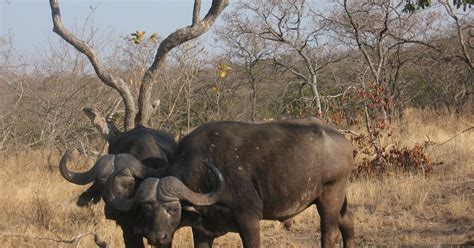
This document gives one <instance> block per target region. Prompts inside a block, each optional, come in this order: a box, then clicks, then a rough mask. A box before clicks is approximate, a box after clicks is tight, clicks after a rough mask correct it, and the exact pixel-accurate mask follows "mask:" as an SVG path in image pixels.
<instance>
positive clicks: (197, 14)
mask: <svg viewBox="0 0 474 248" xmlns="http://www.w3.org/2000/svg"><path fill="white" fill-rule="evenodd" d="M199 20H201V0H195V1H194V9H193V25H192V26H195V25H196V24H197V23H198V22H199Z"/></svg>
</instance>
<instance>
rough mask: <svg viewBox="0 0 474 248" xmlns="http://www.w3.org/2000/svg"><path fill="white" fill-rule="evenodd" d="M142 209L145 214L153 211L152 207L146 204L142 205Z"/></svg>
mask: <svg viewBox="0 0 474 248" xmlns="http://www.w3.org/2000/svg"><path fill="white" fill-rule="evenodd" d="M143 208H144V209H145V211H146V212H147V213H150V212H151V211H152V210H153V207H152V206H151V204H149V203H146V204H145V205H143Z"/></svg>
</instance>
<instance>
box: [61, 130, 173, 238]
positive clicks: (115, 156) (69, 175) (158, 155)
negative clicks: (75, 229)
mask: <svg viewBox="0 0 474 248" xmlns="http://www.w3.org/2000/svg"><path fill="white" fill-rule="evenodd" d="M175 148H176V142H175V140H174V138H173V137H172V136H171V135H170V134H168V133H166V132H163V131H157V130H154V129H150V128H146V127H143V126H138V127H136V128H134V129H132V130H130V131H127V132H125V133H123V134H122V135H120V136H119V137H118V138H117V139H116V140H114V141H112V142H110V145H109V154H108V155H104V156H102V157H101V158H100V159H98V160H97V162H96V163H95V165H94V166H93V167H92V168H91V169H90V170H89V171H86V172H82V173H76V172H72V171H70V170H69V169H68V168H67V166H66V163H67V160H68V159H69V157H70V154H71V151H69V152H67V153H66V154H65V155H64V156H63V157H62V158H61V162H60V166H59V169H60V172H61V175H62V176H63V177H64V178H65V179H66V180H68V181H69V182H72V183H74V184H79V185H85V184H88V183H91V182H93V184H92V186H91V187H89V188H88V189H87V190H86V191H85V192H84V193H82V194H81V195H80V196H79V199H78V201H77V205H79V206H85V205H87V204H88V203H89V202H93V203H97V202H98V201H100V199H101V196H103V195H104V188H105V183H106V181H107V178H108V177H109V176H110V175H111V174H112V173H113V172H114V171H117V170H121V169H123V168H126V167H128V166H133V165H134V164H139V165H140V166H142V165H143V169H144V174H143V175H144V177H145V178H146V177H149V176H152V175H153V176H160V175H161V174H162V173H163V171H164V170H163V168H165V167H166V166H167V165H168V162H169V161H170V160H171V159H172V157H173V154H174V150H175ZM125 153H126V154H125ZM138 183H139V182H137V184H135V180H131V181H129V182H128V183H127V184H126V185H123V186H122V187H120V188H116V189H115V194H117V195H120V196H122V197H129V196H130V195H131V194H132V193H133V191H134V190H135V189H136V186H137V187H138ZM104 212H105V216H106V218H107V219H111V220H115V221H116V223H117V224H118V225H119V226H120V227H121V228H122V231H123V238H124V242H125V246H126V247H144V244H143V240H142V237H143V236H140V235H136V234H135V232H134V231H133V229H134V228H135V220H136V215H137V214H138V213H137V211H127V212H122V211H117V210H116V209H114V208H111V207H110V206H108V204H105V209H104Z"/></svg>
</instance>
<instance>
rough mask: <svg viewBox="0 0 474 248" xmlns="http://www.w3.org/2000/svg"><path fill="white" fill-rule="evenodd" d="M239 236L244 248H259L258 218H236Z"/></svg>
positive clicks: (250, 216) (245, 216)
mask: <svg viewBox="0 0 474 248" xmlns="http://www.w3.org/2000/svg"><path fill="white" fill-rule="evenodd" d="M236 220H237V225H238V229H239V235H240V238H241V239H242V243H243V245H244V248H258V247H260V218H259V217H258V216H253V215H240V216H237V217H236Z"/></svg>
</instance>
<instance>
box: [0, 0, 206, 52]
mask: <svg viewBox="0 0 474 248" xmlns="http://www.w3.org/2000/svg"><path fill="white" fill-rule="evenodd" d="M0 1H1V4H0V35H2V36H3V35H6V34H8V33H9V32H11V33H12V34H13V37H14V49H15V50H16V51H17V52H19V53H22V54H29V55H35V54H37V53H38V51H42V52H44V51H47V49H48V47H49V46H48V44H49V42H50V41H51V42H54V41H57V39H59V36H57V35H56V34H55V33H53V31H52V27H53V24H52V20H51V10H50V7H49V1H48V0H0ZM7 2H10V3H7ZM193 3H194V1H193V0H174V1H173V0H142V1H132V0H60V7H61V14H62V19H63V22H64V23H65V25H66V27H67V28H68V29H70V30H78V28H81V27H82V26H83V25H84V22H85V21H86V18H87V16H88V15H89V14H90V13H91V8H90V6H97V9H96V11H95V15H94V16H95V18H94V22H95V26H96V27H99V28H100V30H103V31H105V32H106V33H111V34H112V35H113V36H115V37H119V36H123V35H126V34H130V33H132V32H134V31H135V30H143V31H147V33H149V34H151V33H153V32H157V33H158V34H159V35H160V36H161V37H166V36H167V35H168V34H169V33H171V32H172V31H174V30H176V29H177V28H180V27H184V26H187V25H190V24H191V19H192V17H191V14H192V9H193ZM210 3H211V1H210V0H204V1H203V6H202V11H201V13H202V14H201V15H203V16H204V15H205V13H207V10H208V8H209V6H210Z"/></svg>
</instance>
